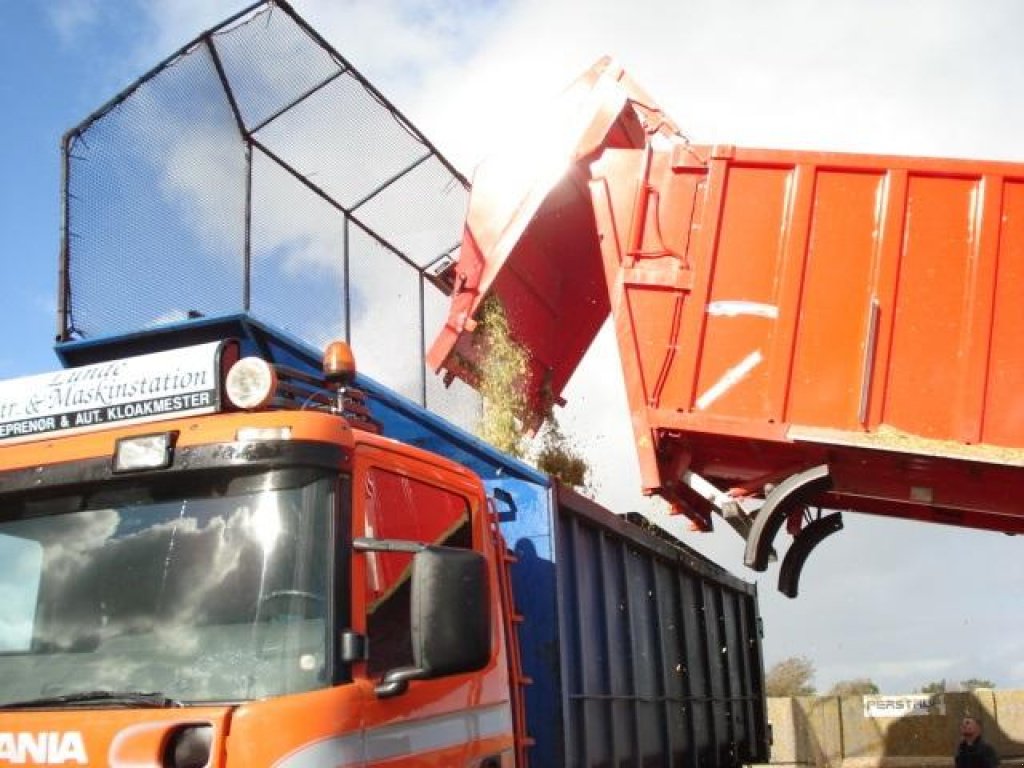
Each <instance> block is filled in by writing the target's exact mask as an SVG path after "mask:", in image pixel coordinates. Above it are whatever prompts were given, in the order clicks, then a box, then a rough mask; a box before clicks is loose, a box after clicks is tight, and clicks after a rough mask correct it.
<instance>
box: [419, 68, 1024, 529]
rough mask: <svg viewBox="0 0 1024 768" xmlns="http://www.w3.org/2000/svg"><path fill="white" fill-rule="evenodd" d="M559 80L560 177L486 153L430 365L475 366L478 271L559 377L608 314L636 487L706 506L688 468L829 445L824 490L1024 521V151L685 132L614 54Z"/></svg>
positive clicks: (1006, 522)
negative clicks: (704, 138)
mask: <svg viewBox="0 0 1024 768" xmlns="http://www.w3.org/2000/svg"><path fill="white" fill-rule="evenodd" d="M580 90H584V91H586V92H587V95H586V96H580V94H579V93H578V92H579V91H580ZM568 94H569V97H570V100H571V101H572V104H573V105H575V106H576V107H578V109H577V112H576V113H575V115H574V118H573V119H574V121H575V122H574V123H573V124H575V125H583V126H586V129H585V130H580V131H577V133H576V135H577V136H585V137H586V142H583V141H582V139H581V140H580V142H579V143H578V144H577V145H576V146H574V147H570V148H569V149H568V150H567V151H565V152H563V153H562V154H561V160H562V161H563V163H564V167H565V168H567V170H566V171H565V172H564V173H563V174H562V175H556V176H552V175H551V174H548V173H545V172H544V169H543V168H542V167H541V166H540V165H539V164H538V168H537V169H536V172H535V173H533V174H532V175H530V174H529V173H527V172H525V171H524V170H523V169H521V168H520V169H518V171H517V174H516V175H505V176H504V177H501V178H499V176H500V171H501V167H502V166H501V164H500V163H492V164H486V163H485V165H484V166H482V167H481V169H480V171H479V173H478V177H479V178H480V179H481V180H482V184H481V186H480V187H479V188H478V187H477V186H476V184H475V183H474V189H473V193H472V196H471V200H470V208H469V214H468V218H467V229H466V239H465V242H464V246H463V252H462V254H463V257H462V259H460V261H459V263H458V265H457V267H456V270H457V274H458V275H459V276H460V279H461V282H458V283H457V287H458V288H459V289H460V290H459V292H457V293H456V295H455V296H454V297H453V305H452V306H453V312H452V314H451V315H450V316H449V319H448V323H447V325H446V327H445V329H444V331H443V332H442V333H441V334H440V335H439V336H438V339H437V341H436V342H435V345H434V348H433V350H432V353H431V356H430V361H431V362H432V363H433V364H434V366H435V367H436V368H444V369H446V370H447V371H448V373H449V374H450V375H456V376H463V377H464V378H466V379H467V380H469V381H472V378H473V377H472V370H473V355H474V353H475V350H474V347H473V341H472V336H471V333H472V329H473V324H472V314H473V311H475V308H476V307H477V306H479V303H480V301H481V300H482V299H483V298H484V297H485V296H487V295H488V294H489V293H495V294H497V295H498V296H499V297H500V298H501V299H502V301H503V303H504V304H505V306H506V310H507V312H508V314H509V316H510V321H511V325H512V332H513V336H514V337H515V338H516V339H517V340H518V341H519V342H520V343H521V344H523V346H525V347H526V348H527V349H528V350H529V352H530V354H531V374H530V381H529V382H528V386H529V387H531V388H533V398H534V401H535V402H542V401H543V400H544V398H545V396H546V395H545V393H544V392H541V391H540V390H539V389H538V387H540V386H545V387H548V388H549V389H550V395H553V396H554V397H556V398H557V397H558V396H559V395H560V394H561V391H562V387H563V386H564V383H565V382H566V381H568V378H569V376H571V374H572V371H573V370H574V369H575V367H576V365H577V363H578V361H579V359H580V358H581V356H582V354H583V353H584V351H585V348H586V347H587V346H589V344H590V342H591V340H592V339H593V336H594V334H595V333H596V330H597V328H598V327H599V325H600V323H601V322H602V321H603V320H604V319H605V317H607V316H608V314H610V315H611V317H612V318H613V321H614V324H615V330H616V334H617V337H618V343H619V351H620V355H621V359H622V366H623V375H624V377H625V384H626V390H627V395H628V398H629V402H630V408H631V411H632V414H631V415H632V422H633V425H634V429H635V438H636V444H637V453H638V457H639V461H640V467H641V473H642V480H643V485H644V490H645V491H646V492H648V493H657V494H660V495H662V496H664V497H665V498H666V499H667V500H668V501H670V502H671V503H672V504H673V506H674V507H675V508H677V509H678V510H679V511H682V512H684V513H686V514H688V515H689V516H690V517H691V518H692V519H693V521H694V522H695V524H696V525H697V526H698V527H701V528H707V527H709V526H710V525H711V512H712V511H714V505H713V504H711V503H709V502H708V500H707V499H706V498H705V497H704V496H703V495H702V494H700V493H698V492H697V491H696V490H694V488H693V487H692V485H690V484H688V483H687V482H685V481H684V480H685V475H686V473H687V472H692V473H696V474H699V475H700V476H702V477H704V478H706V479H708V480H710V481H711V482H712V483H713V484H714V486H716V487H717V488H718V489H720V491H721V492H722V493H723V494H729V493H732V494H733V495H739V494H742V495H744V496H747V497H757V496H760V495H763V494H764V493H765V492H766V488H767V489H770V488H771V487H772V485H773V484H777V483H779V482H780V481H781V480H783V479H784V478H786V477H789V476H791V475H793V474H795V473H797V472H800V471H802V470H805V469H807V468H810V467H813V466H818V465H821V464H825V465H828V466H829V467H830V470H831V471H830V475H831V477H832V480H833V482H832V489H831V490H830V491H828V492H823V493H821V494H819V495H818V496H817V498H815V499H814V500H813V501H815V502H816V503H819V504H821V505H822V506H830V507H835V508H849V509H853V510H857V511H863V512H871V513H877V514H888V515H894V516H900V517H908V518H914V519H921V520H930V521H935V522H945V523H954V524H959V525H967V526H970V527H978V528H988V529H993V530H1002V531H1007V532H1024V512H1022V511H1021V508H1020V505H1019V499H1020V498H1021V497H1022V493H1024V345H1021V344H1020V341H1019V340H1020V338H1021V336H1022V333H1024V302H1022V301H1021V298H1020V288H1019V286H1020V285H1021V284H1022V280H1024V165H1015V164H1010V163H997V162H987V161H969V160H946V159H934V158H910V157H893V156H878V155H857V154H839V153H828V152H810V151H779V150H767V149H745V148H736V147H731V146H696V145H693V144H691V143H690V142H689V141H688V140H687V139H685V138H684V137H683V136H681V135H680V134H679V133H678V132H677V131H675V130H674V126H673V125H672V123H671V122H670V121H667V120H665V119H663V115H661V113H660V112H659V111H658V110H657V107H656V106H655V105H654V102H653V101H651V100H650V98H649V97H648V96H647V95H646V94H644V93H643V92H642V91H640V90H639V89H638V88H637V87H636V86H635V85H634V84H633V83H632V81H630V80H629V79H628V77H627V76H625V74H624V73H623V72H622V71H621V70H620V69H618V68H617V67H616V66H615V65H614V64H613V63H611V62H609V61H607V60H604V61H602V62H599V63H598V64H597V65H596V66H595V67H594V68H593V69H592V70H591V71H590V72H588V73H587V75H585V76H584V77H583V78H581V80H580V81H578V82H577V83H576V84H575V85H574V86H573V87H572V88H571V89H570V91H569V92H568ZM600 130H605V131H606V133H605V136H606V138H605V139H604V140H603V141H602V140H600V139H599V138H597V135H596V134H597V133H599V132H600ZM538 154H542V155H544V156H545V157H547V156H548V154H549V153H538ZM502 182H504V186H503V183H502ZM597 254H599V258H596V255H597ZM537 306H543V307H544V308H545V313H539V312H538V310H537V309H536V308H537ZM605 308H607V310H606V309H605ZM577 312H581V313H583V317H585V322H578V321H576V320H575V319H571V320H570V318H576V313H577ZM563 319H567V325H566V328H564V329H563V328H561V327H560V323H561V322H562V320H563ZM477 354H478V353H477Z"/></svg>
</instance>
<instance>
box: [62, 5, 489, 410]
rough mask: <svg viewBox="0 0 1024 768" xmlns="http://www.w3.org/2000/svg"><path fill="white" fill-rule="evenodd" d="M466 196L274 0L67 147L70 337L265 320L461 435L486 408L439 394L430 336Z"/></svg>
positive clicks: (132, 94) (367, 86)
mask: <svg viewBox="0 0 1024 768" xmlns="http://www.w3.org/2000/svg"><path fill="white" fill-rule="evenodd" d="M468 188H469V184H468V182H467V180H466V178H465V177H464V176H463V175H462V174H461V173H460V172H459V171H457V170H456V169H455V168H454V167H453V166H452V165H451V163H450V162H449V161H448V160H447V159H446V158H445V157H444V156H443V155H441V153H440V152H439V151H438V150H437V149H436V147H435V146H434V145H433V144H432V143H431V142H430V141H429V140H428V139H427V138H426V137H425V136H424V135H423V134H422V133H421V132H420V131H419V130H418V129H416V128H415V126H413V125H412V123H411V122H410V121H409V120H408V119H407V118H406V117H405V116H404V115H403V114H402V113H401V112H400V111H399V110H398V109H397V108H396V107H395V106H394V105H393V104H392V103H391V102H390V101H388V100H387V99H386V98H385V97H384V96H383V95H382V94H381V93H380V92H379V91H378V90H377V89H376V88H375V87H374V86H373V85H372V84H371V83H370V82H369V81H368V80H367V79H366V78H365V77H364V76H363V75H362V74H361V73H359V72H358V71H357V70H356V69H355V67H353V66H352V64H351V63H350V62H349V61H347V60H346V59H345V58H344V57H343V56H342V55H341V54H340V53H338V52H337V51H336V50H335V49H334V48H333V47H331V46H330V45H329V44H328V43H327V42H326V41H325V40H324V39H323V38H322V37H321V36H320V35H319V34H318V33H317V32H316V31H315V30H313V29H312V28H311V27H310V26H309V25H308V24H307V23H306V22H305V21H303V20H302V19H301V17H299V16H298V14H297V13H296V12H295V11H294V10H293V9H292V8H291V7H290V6H289V5H288V4H287V3H286V2H283V1H282V0H261V2H257V3H255V4H253V5H251V6H249V7H248V8H246V9H244V10H242V11H240V12H239V13H237V14H235V15H234V16H232V17H230V18H228V19H227V20H225V21H223V22H221V23H220V24H218V25H217V26H215V27H213V28H211V29H209V30H207V31H206V32H204V33H202V34H201V35H199V36H198V37H197V38H196V39H195V40H193V41H191V42H190V43H188V44H187V45H185V46H183V47H182V48H180V49H179V50H178V51H176V52H175V53H174V54H172V55H171V56H169V57H168V58H166V59H165V60H164V61H163V62H161V63H160V64H158V65H157V66H156V67H154V68H153V69H152V70H150V71H149V72H147V73H146V74H144V75H142V76H141V77H140V78H138V79H137V80H136V81H135V82H133V83H132V84H131V85H129V86H128V87H127V88H126V89H125V90H124V91H122V92H121V93H120V94H118V95H117V96H115V97H114V98H113V99H111V100H110V101H109V102H107V103H106V104H105V105H103V106H102V107H101V108H100V109H98V110H97V111H95V112H94V113H93V114H91V115H90V116H89V117H87V118H86V119H85V120H84V121H82V123H80V124H79V125H77V126H75V127H74V128H72V129H71V130H70V131H68V132H67V133H66V134H65V136H64V140H63V164H62V191H63V210H62V219H63V220H62V231H61V252H60V277H59V288H58V291H59V295H58V307H59V309H58V328H57V340H58V342H60V341H70V340H74V339H83V338H96V337H101V336H106V335H117V334H121V333H126V332H132V331H137V330H140V329H142V328H146V327H151V326H154V325H159V324H162V323H167V322H178V321H184V320H187V319H188V318H191V317H202V316H216V315H222V314H235V313H238V312H245V313H251V314H252V315H253V316H254V317H257V318H258V319H260V320H267V321H269V322H271V323H272V324H275V325H278V326H281V327H283V328H284V329H285V330H286V331H289V332H291V333H292V334H293V335H295V336H297V337H298V338H300V339H301V340H303V341H305V342H307V343H309V344H311V345H315V346H319V345H322V344H323V343H325V342H326V341H328V340H330V339H332V338H338V337H339V336H340V337H342V338H344V339H346V340H347V341H350V342H351V341H354V342H355V343H356V344H362V345H364V347H363V348H360V347H359V346H357V347H356V352H357V355H359V356H360V363H361V369H362V370H364V371H365V372H366V373H368V374H369V375H371V376H373V377H374V378H377V379H378V380H380V381H381V382H382V383H384V384H386V385H388V386H390V387H392V388H393V389H395V390H396V391H398V392H399V393H400V394H403V395H405V396H407V397H410V398H411V399H413V400H415V401H418V402H419V403H420V404H421V405H423V406H425V407H431V408H432V409H433V410H438V411H439V412H441V413H442V415H448V414H447V413H445V412H446V411H447V412H451V411H453V410H454V411H455V412H457V413H458V414H459V416H458V418H457V419H456V421H457V423H465V422H467V420H471V419H473V418H475V417H476V414H477V413H478V398H477V396H476V394H475V393H473V392H472V390H469V389H468V388H461V387H458V385H456V387H455V390H456V391H444V392H441V391H439V389H438V388H437V387H434V386H431V385H428V380H427V376H426V364H425V359H426V349H425V344H426V337H427V333H426V329H425V323H426V321H427V316H428V314H429V315H431V318H432V319H433V317H434V316H436V315H437V310H436V307H437V306H439V305H440V304H442V303H443V301H442V299H443V298H444V296H445V295H446V294H447V292H448V289H449V286H450V281H449V273H448V269H449V267H450V266H451V265H452V264H453V263H454V255H453V254H454V251H455V250H456V249H457V247H458V244H459V241H460V240H461V235H462V231H461V226H462V217H463V215H464V211H465V204H466V199H467V196H468ZM386 276H390V278H389V279H386ZM356 277H358V278H359V281H357V280H355V279H354V278H356ZM389 283H391V284H393V285H390V284H389ZM395 286H400V290H399V289H397V288H395ZM393 288H395V289H393ZM410 307H412V308H413V309H412V310H410ZM371 309H372V310H373V311H370V310H371ZM392 310H393V311H392ZM353 335H355V337H356V338H353ZM399 350H400V351H401V354H400V357H401V360H400V361H399V362H398V363H397V364H396V361H395V360H394V359H393V358H394V355H395V354H396V353H397V352H398V351H399ZM413 352H415V353H416V354H412V353H413ZM407 358H414V359H407ZM467 399H468V400H470V401H472V403H473V404H472V405H471V406H470V407H469V408H467V407H466V400H467ZM435 405H439V408H435V407H433V406H435Z"/></svg>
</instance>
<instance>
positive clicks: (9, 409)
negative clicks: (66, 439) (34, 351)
mask: <svg viewBox="0 0 1024 768" xmlns="http://www.w3.org/2000/svg"><path fill="white" fill-rule="evenodd" d="M220 344H221V342H217V341H215V342H210V343H208V344H198V345H196V346H193V347H183V348H182V349H173V350H168V351H166V352H154V353H151V354H148V355H139V356H138V357H130V358H125V359H123V360H112V361H110V362H107V363H96V364H95V365H85V366H82V367H80V368H69V369H68V370H65V371H56V372H54V373H43V374H39V375H37V376H25V377H22V378H20V379H10V380H8V381H0V442H5V441H6V442H11V441H15V440H28V439H32V438H36V437H40V436H42V435H46V434H48V433H51V432H65V431H79V430H84V429H95V428H97V427H101V426H104V425H107V424H113V423H141V422H146V421H157V420H159V419H169V418H176V417H179V416H185V415H195V414H200V413H211V412H213V411H215V410H217V408H218V406H219V398H218V384H217V382H218V376H217V363H218V357H219V355H218V349H219V347H220Z"/></svg>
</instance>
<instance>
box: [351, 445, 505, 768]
mask: <svg viewBox="0 0 1024 768" xmlns="http://www.w3.org/2000/svg"><path fill="white" fill-rule="evenodd" d="M354 501H355V515H354V522H353V525H354V528H355V530H354V531H353V534H354V535H355V536H363V537H368V538H372V539H396V540H402V541H415V542H421V543H424V544H433V545H440V546H445V547H461V548H467V549H476V550H477V551H483V550H484V549H485V548H484V544H483V542H484V531H482V530H479V529H480V527H481V521H482V520H483V519H484V518H483V516H482V514H481V512H482V509H481V505H482V504H483V499H482V495H481V491H480V490H479V486H475V485H474V484H473V483H471V482H470V481H469V480H468V479H467V478H466V477H464V476H460V475H459V474H457V473H454V472H451V471H449V470H447V469H446V468H445V467H443V466H437V465H432V464H426V463H424V462H422V461H419V460H416V459H412V458H410V457H409V456H406V455H403V454H400V453H391V452H388V451H382V450H379V449H376V448H370V447H361V448H360V449H359V450H358V451H357V455H356V473H355V499H354ZM411 573H412V555H411V554H409V553H407V552H360V553H357V554H356V555H355V557H354V558H353V588H354V590H355V595H354V598H355V599H354V603H355V605H356V613H358V614H361V615H359V616H356V617H354V620H355V621H357V622H358V621H359V620H361V621H362V622H363V624H364V626H363V627H362V632H364V633H365V635H366V638H367V648H368V653H367V660H366V663H365V664H360V665H358V666H357V668H356V676H357V677H362V678H363V679H362V680H361V681H360V682H361V683H362V684H363V685H364V687H365V690H367V691H368V698H369V700H368V705H367V711H366V721H365V735H366V742H365V744H366V747H365V755H366V758H367V762H368V764H370V765H373V764H375V763H377V762H384V761H401V764H403V765H404V764H416V765H445V766H482V767H485V766H487V767H489V766H494V768H497V766H500V765H511V764H512V763H511V754H512V752H511V749H512V719H511V710H510V708H509V703H508V688H507V673H506V669H505V658H504V653H503V652H499V650H498V649H499V648H500V642H499V640H500V637H501V634H500V629H499V628H498V627H499V624H500V622H499V621H498V619H499V618H500V617H498V616H497V615H496V613H497V611H496V607H495V609H494V610H493V611H492V613H494V614H495V615H493V616H492V626H494V628H495V629H494V631H493V632H492V637H493V640H492V658H491V662H490V663H489V664H488V666H486V667H485V668H484V669H483V670H480V671H478V672H473V673H467V674H456V675H450V676H446V677H441V678H436V679H432V680H414V681H412V683H411V684H410V686H409V688H408V689H407V690H405V691H404V692H403V693H400V694H398V695H397V696H393V697H380V696H379V695H377V694H376V693H375V692H374V687H375V686H376V685H377V683H378V682H379V681H380V679H381V677H382V676H383V675H384V674H385V673H386V672H388V671H390V670H393V669H396V668H399V667H409V666H412V665H413V652H412V642H411V629H410V628H411ZM492 573H493V569H492ZM491 594H492V595H495V596H496V594H497V592H496V588H494V585H492V590H491ZM492 602H493V605H494V606H497V601H496V600H494V601H492ZM428 631H429V629H428ZM503 754H504V755H505V756H504V757H503ZM388 764H398V763H397V762H396V763H392V762H388Z"/></svg>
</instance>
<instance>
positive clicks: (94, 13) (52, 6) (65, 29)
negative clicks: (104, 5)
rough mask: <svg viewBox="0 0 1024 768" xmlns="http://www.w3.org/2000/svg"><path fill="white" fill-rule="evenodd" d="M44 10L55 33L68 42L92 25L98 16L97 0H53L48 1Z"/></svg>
mask: <svg viewBox="0 0 1024 768" xmlns="http://www.w3.org/2000/svg"><path fill="white" fill-rule="evenodd" d="M46 12H47V14H48V15H49V17H50V23H51V24H53V27H54V29H56V30H57V35H58V36H59V37H60V39H61V40H62V41H63V42H65V43H70V42H72V41H74V40H75V38H77V37H78V35H79V34H81V32H82V31H83V30H85V29H88V28H90V27H92V26H93V25H94V24H96V22H97V21H98V20H99V18H100V3H99V0H55V2H52V3H49V4H48V5H47V8H46Z"/></svg>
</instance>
